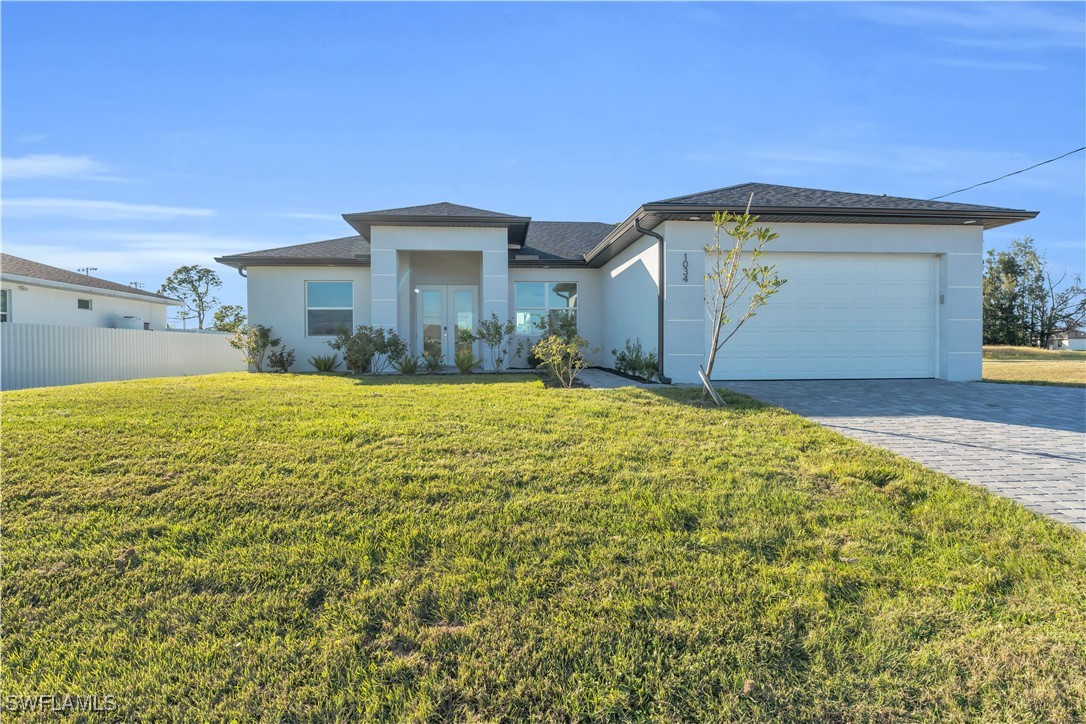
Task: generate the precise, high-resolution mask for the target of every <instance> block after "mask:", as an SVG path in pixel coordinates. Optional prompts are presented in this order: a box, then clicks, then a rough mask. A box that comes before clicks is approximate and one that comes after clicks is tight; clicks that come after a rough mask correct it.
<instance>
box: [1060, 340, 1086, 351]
mask: <svg viewBox="0 0 1086 724" xmlns="http://www.w3.org/2000/svg"><path fill="white" fill-rule="evenodd" d="M1060 347H1061V348H1062V349H1072V350H1075V351H1077V352H1084V351H1086V339H1082V338H1081V337H1080V338H1078V339H1065V340H1063V341H1062V342H1060Z"/></svg>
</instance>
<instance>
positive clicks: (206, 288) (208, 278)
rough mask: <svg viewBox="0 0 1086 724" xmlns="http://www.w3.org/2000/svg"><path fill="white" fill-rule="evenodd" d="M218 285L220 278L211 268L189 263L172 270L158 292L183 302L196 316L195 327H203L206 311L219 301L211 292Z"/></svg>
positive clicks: (220, 281) (220, 282)
mask: <svg viewBox="0 0 1086 724" xmlns="http://www.w3.org/2000/svg"><path fill="white" fill-rule="evenodd" d="M220 287H222V280H221V279H219V275H218V274H216V273H215V272H214V271H213V270H211V269H208V268H207V267H203V266H197V265H190V266H182V267H178V268H177V269H176V270H174V273H173V274H171V275H170V276H169V277H167V278H166V281H164V282H163V283H162V287H161V288H160V289H159V290H158V293H159V294H165V295H167V296H170V297H173V298H174V299H177V300H179V301H181V302H184V303H185V306H186V307H187V308H188V310H189V311H190V312H192V313H193V314H194V315H195V316H196V324H197V329H203V328H204V318H205V317H206V316H207V313H208V312H209V311H210V310H211V309H212V308H213V307H215V306H216V305H217V304H218V303H219V300H218V299H216V298H215V297H213V296H212V295H211V292H212V291H213V290H215V289H218V288H220Z"/></svg>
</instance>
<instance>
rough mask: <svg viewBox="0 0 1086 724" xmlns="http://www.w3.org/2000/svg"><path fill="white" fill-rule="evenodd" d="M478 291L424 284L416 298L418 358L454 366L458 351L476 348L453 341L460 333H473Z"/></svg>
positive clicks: (476, 288) (445, 285)
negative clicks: (434, 358)
mask: <svg viewBox="0 0 1086 724" xmlns="http://www.w3.org/2000/svg"><path fill="white" fill-rule="evenodd" d="M478 296H479V287H476V286H467V285H451V284H423V285H420V286H419V287H418V294H417V298H416V305H415V306H416V320H415V330H416V332H415V343H416V349H417V350H418V353H419V354H425V355H440V357H441V359H443V360H444V361H445V364H447V365H451V364H454V363H453V356H454V355H455V354H456V352H457V351H458V350H462V349H470V350H472V351H473V352H474V351H475V350H474V347H475V345H471V344H467V345H465V344H461V343H458V342H457V341H456V338H457V336H458V333H459V332H460V330H462V329H467V330H472V331H474V329H475V322H476V319H477V314H476V311H475V310H476V308H477V307H478Z"/></svg>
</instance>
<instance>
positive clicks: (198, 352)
mask: <svg viewBox="0 0 1086 724" xmlns="http://www.w3.org/2000/svg"><path fill="white" fill-rule="evenodd" d="M229 340H230V337H229V335H226V334H219V333H211V332H204V333H201V334H177V333H175V332H150V331H145V330H139V329H106V328H103V327H68V326H62V325H54V324H12V323H11V322H5V323H3V324H0V389H4V390H19V389H23V388H25V387H52V386H55V385H74V384H78V383H80V382H105V381H109V380H132V379H139V378H143V377H177V376H180V375H202V374H209V373H212V372H235V371H239V372H240V371H243V370H245V369H246V366H245V363H244V362H242V361H241V352H239V351H238V350H236V349H234V348H233V347H231V346H230V342H229Z"/></svg>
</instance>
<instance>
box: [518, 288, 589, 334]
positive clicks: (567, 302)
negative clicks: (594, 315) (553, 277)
mask: <svg viewBox="0 0 1086 724" xmlns="http://www.w3.org/2000/svg"><path fill="white" fill-rule="evenodd" d="M514 295H515V297H516V309H517V334H538V333H539V324H540V322H542V321H543V319H544V317H550V318H554V317H555V316H557V315H566V316H569V317H572V318H573V319H574V320H576V319H577V282H517V283H516V287H515V292H514Z"/></svg>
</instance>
